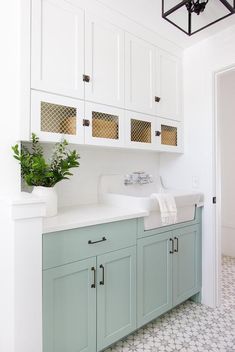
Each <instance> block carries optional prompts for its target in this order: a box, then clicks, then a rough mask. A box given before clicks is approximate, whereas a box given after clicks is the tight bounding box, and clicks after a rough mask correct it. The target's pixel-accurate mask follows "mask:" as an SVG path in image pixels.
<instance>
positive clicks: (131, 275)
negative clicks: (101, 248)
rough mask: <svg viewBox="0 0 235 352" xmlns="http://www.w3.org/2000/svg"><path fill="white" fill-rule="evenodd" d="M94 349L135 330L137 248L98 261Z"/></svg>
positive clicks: (127, 249)
mask: <svg viewBox="0 0 235 352" xmlns="http://www.w3.org/2000/svg"><path fill="white" fill-rule="evenodd" d="M97 268H98V270H99V275H98V283H97V295H98V296H97V349H98V350H101V349H103V348H105V347H106V346H108V345H110V344H112V343H113V342H114V341H117V340H119V339H120V338H122V337H123V336H126V335H128V334H129V333H130V332H132V331H133V330H135V329H136V247H129V248H126V249H123V250H119V251H116V252H112V253H108V254H105V255H102V256H99V257H98V258H97Z"/></svg>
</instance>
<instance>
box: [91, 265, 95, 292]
mask: <svg viewBox="0 0 235 352" xmlns="http://www.w3.org/2000/svg"><path fill="white" fill-rule="evenodd" d="M91 271H93V272H94V281H93V284H92V285H91V288H95V286H96V270H95V267H94V266H93V267H92V268H91Z"/></svg>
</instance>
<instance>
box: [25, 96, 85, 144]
mask: <svg viewBox="0 0 235 352" xmlns="http://www.w3.org/2000/svg"><path fill="white" fill-rule="evenodd" d="M41 102H45V103H49V104H56V105H62V106H68V107H71V108H75V109H76V134H75V135H71V134H63V133H53V132H46V131H42V130H41ZM83 117H84V102H82V101H79V100H75V99H72V98H66V97H61V96H57V95H53V94H48V93H42V92H37V91H34V90H32V91H31V133H33V132H34V133H36V134H37V136H38V137H39V138H40V139H41V140H42V141H47V142H60V141H61V139H62V138H65V139H66V140H67V141H68V142H70V143H75V144H84V128H83Z"/></svg>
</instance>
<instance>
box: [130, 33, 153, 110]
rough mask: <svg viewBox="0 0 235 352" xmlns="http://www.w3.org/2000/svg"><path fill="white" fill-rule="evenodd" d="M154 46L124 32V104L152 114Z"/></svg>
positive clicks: (131, 108) (132, 108)
mask: <svg viewBox="0 0 235 352" xmlns="http://www.w3.org/2000/svg"><path fill="white" fill-rule="evenodd" d="M155 61H156V60H155V47H154V46H153V45H151V44H149V43H148V42H146V41H144V40H142V39H139V38H136V37H135V36H132V35H131V34H128V33H126V34H125V73H126V77H125V83H126V86H125V88H126V89H125V92H126V93H125V98H126V99H125V105H126V108H127V109H130V110H134V111H139V112H143V113H146V114H154V113H155V110H156V107H155V105H156V103H155V101H154V98H155V94H154V92H155V90H156V89H155Z"/></svg>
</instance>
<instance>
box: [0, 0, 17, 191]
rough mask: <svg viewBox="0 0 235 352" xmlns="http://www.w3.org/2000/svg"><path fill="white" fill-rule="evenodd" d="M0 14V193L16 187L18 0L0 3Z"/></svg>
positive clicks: (14, 189) (13, 189) (15, 189)
mask: <svg viewBox="0 0 235 352" xmlns="http://www.w3.org/2000/svg"><path fill="white" fill-rule="evenodd" d="M1 5H2V8H1V13H0V42H1V57H0V97H1V98H0V116H1V118H0V168H1V172H0V195H3V194H8V193H14V192H16V191H18V190H19V183H20V178H19V168H18V166H17V163H16V161H15V160H14V159H13V157H12V153H11V145H13V144H15V142H16V140H17V139H18V136H19V115H20V102H19V91H20V90H19V84H20V50H19V45H20V40H19V39H20V30H19V29H20V16H19V15H20V9H19V6H20V0H13V1H7V2H4V4H3V3H2V4H1Z"/></svg>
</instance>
